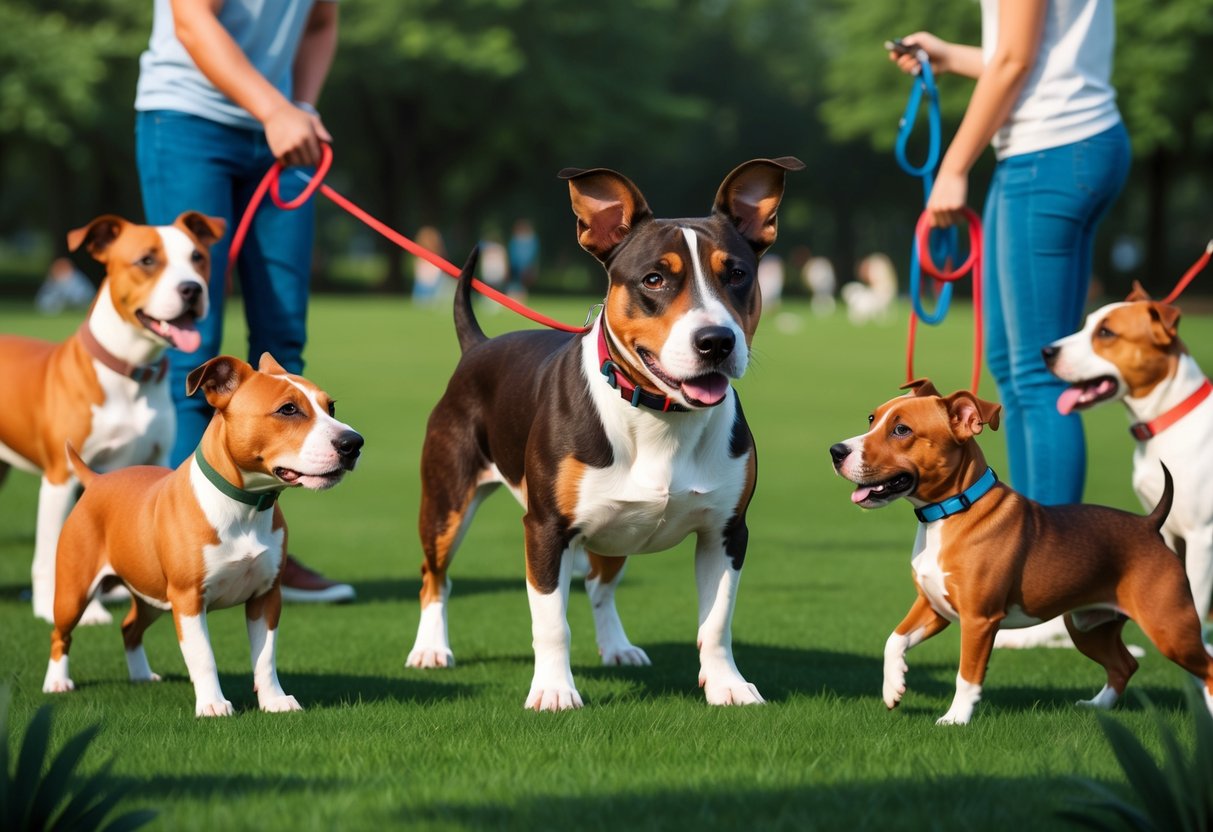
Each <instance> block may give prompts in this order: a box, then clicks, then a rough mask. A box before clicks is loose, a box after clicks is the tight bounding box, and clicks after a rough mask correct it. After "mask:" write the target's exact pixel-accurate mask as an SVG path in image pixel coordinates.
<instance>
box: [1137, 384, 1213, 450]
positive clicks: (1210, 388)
mask: <svg viewBox="0 0 1213 832" xmlns="http://www.w3.org/2000/svg"><path fill="white" fill-rule="evenodd" d="M1210 393H1213V382H1211V381H1209V380H1208V379H1205V383H1204V384H1202V385H1200V387H1198V388H1196V392H1195V393H1193V394H1192V395H1191V396H1188V398H1186V399H1184V400H1183V401H1182V402H1180V403H1179V404H1177V405H1175V407H1173V408H1171V409H1170V410H1168V411H1167V412H1166V413H1164V414H1162V415H1161V416H1159V417H1158V418H1157V419H1151V420H1150V421H1149V422H1136V423H1134V424H1132V425H1130V426H1129V433H1131V434H1133V438H1134V439H1136V440H1137V441H1139V442H1145V441H1146V440H1147V439H1152V438H1153V437H1155V436H1157V435H1158V434H1160V433H1162V432H1163V431H1164V430H1166V429H1167V428H1169V427H1171V425H1173V424H1175V423H1176V422H1178V421H1179V420H1180V419H1182V418H1183V417H1185V416H1187V415H1188V414H1189V413H1191V412H1192V411H1193V410H1195V409H1196V406H1197V405H1198V404H1200V403H1201V402H1203V401H1204V400H1205V399H1207V398H1209V394H1210Z"/></svg>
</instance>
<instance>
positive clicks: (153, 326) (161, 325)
mask: <svg viewBox="0 0 1213 832" xmlns="http://www.w3.org/2000/svg"><path fill="white" fill-rule="evenodd" d="M135 315H136V316H137V317H138V318H139V323H141V324H143V325H144V326H145V327H147V328H148V329H149V330H151V331H152V332H154V333H156V334H157V335H159V336H160V337H161V338H163V339H164V340H165V341H168V343H169V345H170V346H173V347H176V348H177V349H179V350H181V351H182V352H195V351H196V350H197V349H198V347H199V346H201V345H202V335H201V333H199V332H198V318H197V316H196V315H195V314H194V313H193V312H186V313H185V314H184V315H181V316H180V317H177V318H173V319H172V320H171V321H162V320H160V319H159V318H153V317H152V316H151V315H148V314H147V313H145V312H144V311H143V310H142V309H136V310H135Z"/></svg>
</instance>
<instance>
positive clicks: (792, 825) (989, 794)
mask: <svg viewBox="0 0 1213 832" xmlns="http://www.w3.org/2000/svg"><path fill="white" fill-rule="evenodd" d="M1075 791H1076V790H1075V788H1074V787H1073V786H1072V785H1070V784H1069V783H1068V782H1066V781H1065V780H1059V779H1049V778H1043V777H1027V778H1012V777H982V776H971V777H969V776H965V777H930V776H924V777H923V778H922V779H915V780H905V779H901V780H883V779H882V780H879V781H876V782H871V783H859V784H855V783H846V784H832V783H826V784H822V785H814V786H810V787H804V788H782V789H752V788H750V789H734V788H729V787H728V785H727V783H726V782H717V783H714V784H703V785H702V786H701V787H700V788H686V789H665V790H662V789H644V788H638V789H636V790H634V791H626V792H616V793H611V794H595V793H593V792H590V793H581V794H577V795H563V794H557V795H533V796H527V797H523V798H520V799H517V800H514V801H511V802H509V803H508V804H489V805H476V804H472V803H470V802H469V803H437V804H433V805H430V806H426V807H424V808H422V809H420V810H413V811H408V810H402V811H401V812H400V814H398V815H397V816H395V817H394V818H390V819H389V820H390V821H392V822H397V823H407V824H410V825H420V826H429V825H433V824H441V825H443V826H448V825H449V826H452V827H457V828H471V829H573V828H576V829H579V830H585V829H612V830H614V829H628V830H647V829H654V830H657V829H660V830H665V829H674V828H677V829H763V830H767V829H772V830H780V829H789V830H818V829H821V830H834V829H857V830H858V829H880V830H882V832H885V831H886V830H901V829H905V830H915V832H918V830H924V829H939V830H943V829H1010V828H1014V827H1019V826H1022V827H1023V828H1031V829H1033V830H1047V829H1066V828H1072V827H1069V826H1066V825H1065V824H1063V823H1062V822H1061V821H1060V819H1058V818H1056V817H1054V816H1053V814H1052V813H1053V811H1054V809H1055V807H1060V806H1061V805H1063V803H1064V801H1065V800H1066V798H1067V797H1068V796H1070V795H1073V794H1075Z"/></svg>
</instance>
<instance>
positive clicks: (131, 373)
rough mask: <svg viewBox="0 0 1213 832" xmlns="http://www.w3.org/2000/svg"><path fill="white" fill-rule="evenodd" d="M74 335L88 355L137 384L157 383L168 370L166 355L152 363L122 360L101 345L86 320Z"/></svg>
mask: <svg viewBox="0 0 1213 832" xmlns="http://www.w3.org/2000/svg"><path fill="white" fill-rule="evenodd" d="M76 335H77V336H78V337H79V338H80V343H81V345H83V347H84V351H85V352H87V353H88V354H89V355H90V356H92V357H93V358H95V359H97V360H98V361H100V362H101V363H102V364H103V365H104V366H106V367H109V368H110V369H111V370H113V371H114V372H115V373H118V374H119V375H123V376H126V377H127V378H129V379H131V380H132V381H135V382H137V383H139V384H147V383H148V382H151V381H154V382H156V383H159V382H161V381H163V380H164V374H165V373H166V372H168V356H165V357H163V358H161V359H160V360H159V361H157V362H155V363H154V364H131V363H129V362H127V361H123V360H122V359H121V358H119V357H118V356H116V355H114V354H113V353H112V352H110V351H109V350H107V349H106V348H105V347H103V346H101V342H100V341H98V340H97V338H96V336H95V335H93V331H92V330H91V329H89V328H88V321H85V322H84V323H82V324H80V329H78V330H76Z"/></svg>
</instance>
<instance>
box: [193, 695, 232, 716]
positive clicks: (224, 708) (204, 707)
mask: <svg viewBox="0 0 1213 832" xmlns="http://www.w3.org/2000/svg"><path fill="white" fill-rule="evenodd" d="M233 713H235V711H234V710H233V709H232V703H231V702H229V701H227V700H226V699H220V700H218V701H216V702H199V703H198V704H197V705H196V706H195V707H194V715H195V716H231V715H232V714H233Z"/></svg>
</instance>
